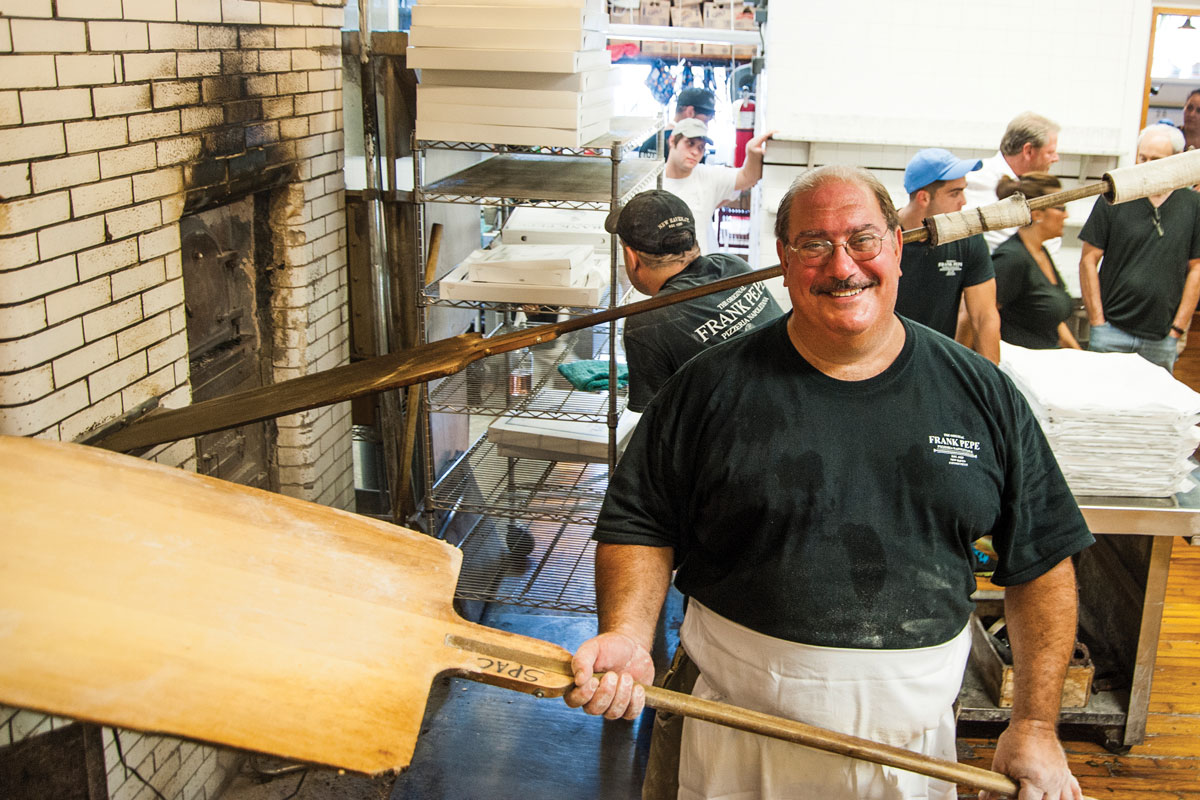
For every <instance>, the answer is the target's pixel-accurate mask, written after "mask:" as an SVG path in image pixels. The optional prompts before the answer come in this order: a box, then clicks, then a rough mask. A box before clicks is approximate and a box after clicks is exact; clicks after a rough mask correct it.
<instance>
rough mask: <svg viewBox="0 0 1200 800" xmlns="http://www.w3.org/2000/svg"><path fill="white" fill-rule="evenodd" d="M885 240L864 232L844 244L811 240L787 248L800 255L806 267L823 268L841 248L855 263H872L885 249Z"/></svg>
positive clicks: (877, 235)
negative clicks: (844, 249)
mask: <svg viewBox="0 0 1200 800" xmlns="http://www.w3.org/2000/svg"><path fill="white" fill-rule="evenodd" d="M883 238H884V237H882V236H880V235H879V234H877V233H865V232H864V233H856V234H854V235H853V236H851V237H850V238H849V239H847V240H846V241H844V242H831V241H829V240H828V239H810V240H809V241H807V242H801V243H800V244H789V245H788V246H787V248H788V250H791V251H792V252H793V253H795V254H796V255H798V256H799V257H800V262H801V263H802V264H804V265H805V266H808V267H821V266H824V265H825V264H826V263H827V262H828V261H829V259H830V258H832V257H833V251H834V250H836V249H837V248H839V247H845V248H846V254H847V255H849V256H850V257H851V258H852V259H854V260H855V261H870V260H871V259H872V258H874V257H875V256H877V255H879V251H880V250H882V249H883Z"/></svg>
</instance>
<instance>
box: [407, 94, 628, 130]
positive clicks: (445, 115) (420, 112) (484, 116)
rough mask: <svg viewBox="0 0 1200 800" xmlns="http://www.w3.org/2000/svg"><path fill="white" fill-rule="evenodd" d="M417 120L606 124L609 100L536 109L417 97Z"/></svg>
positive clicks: (564, 125) (566, 126) (575, 125)
mask: <svg viewBox="0 0 1200 800" xmlns="http://www.w3.org/2000/svg"><path fill="white" fill-rule="evenodd" d="M417 119H423V120H426V121H428V122H467V123H486V124H488V125H513V126H537V127H540V128H563V129H567V130H571V129H578V128H587V127H589V126H591V125H594V124H595V123H601V124H605V125H607V124H608V121H609V120H610V119H612V103H601V104H600V105H595V106H588V107H586V108H578V109H569V108H538V107H536V106H525V107H522V106H492V105H471V104H462V103H450V104H446V103H430V102H429V101H427V100H425V99H423V98H420V97H418V98H417Z"/></svg>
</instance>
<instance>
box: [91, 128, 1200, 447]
mask: <svg viewBox="0 0 1200 800" xmlns="http://www.w3.org/2000/svg"><path fill="white" fill-rule="evenodd" d="M1165 162H1172V166H1174V167H1176V168H1175V169H1173V170H1164V167H1163V164H1164V163H1165ZM1148 173H1149V174H1152V175H1154V176H1156V180H1153V181H1140V180H1137V178H1139V176H1142V175H1145V174H1148ZM1109 176H1110V177H1107V178H1105V179H1104V180H1101V181H1099V182H1097V183H1093V184H1089V185H1087V186H1081V187H1078V188H1075V189H1067V190H1064V191H1061V192H1055V193H1054V194H1048V195H1044V196H1043V197H1037V198H1034V199H1032V200H1029V201H1028V206H1029V208H1030V209H1031V210H1037V209H1042V208H1049V207H1051V206H1056V205H1062V204H1063V203H1067V202H1070V201H1072V200H1079V199H1082V198H1086V197H1094V196H1096V195H1099V194H1108V195H1114V196H1115V198H1116V199H1117V200H1119V201H1120V202H1124V201H1126V200H1132V199H1136V197H1139V196H1145V194H1149V193H1154V192H1156V191H1161V190H1162V189H1163V187H1164V184H1171V183H1174V184H1175V185H1176V188H1178V187H1183V186H1191V185H1193V184H1196V183H1200V151H1191V152H1188V153H1182V154H1180V155H1178V156H1172V157H1171V158H1169V159H1160V160H1159V161H1156V162H1149V163H1147V164H1138V165H1136V166H1133V167H1125V168H1123V169H1121V170H1114V171H1113V172H1112V173H1109ZM1112 178H1117V179H1118V182H1119V183H1120V184H1121V185H1120V186H1119V187H1114V185H1113V183H1112V181H1111V179H1112ZM1118 190H1120V192H1121V193H1120V195H1119V196H1118V195H1115V193H1116V192H1117V191H1118ZM1139 192H1143V194H1138V193H1139ZM960 213H961V212H960ZM947 216H948V215H945V214H939V215H937V217H932V218H930V219H928V220H926V221H925V223H926V224H925V226H923V227H920V228H914V229H913V230H909V231H905V232H904V242H905V243H908V242H920V241H925V240H927V239H929V238H930V232H931V230H933V229H934V227H935V225H936V222H935V221H936V220H938V219H942V218H944V217H947ZM977 227H978V230H988V228H987V227H986V225H983V224H979V225H978V226H977ZM964 235H968V234H964ZM942 241H943V242H945V241H953V238H945V237H943V239H942ZM781 274H783V271H782V269H781V268H780V267H779V266H778V265H776V266H774V267H768V268H766V269H762V270H757V271H755V272H750V273H746V274H744V275H737V276H734V277H732V278H726V279H724V280H720V281H714V282H713V283H710V284H708V285H706V286H696V287H693V288H691V289H687V290H685V291H682V292H676V293H674V294H670V295H658V296H656V297H652V298H650V299H649V300H643V301H641V302H640V303H631V304H630V305H626V306H618V307H616V308H611V309H607V310H605V311H601V312H598V313H595V314H590V315H587V316H582V317H576V318H574V319H570V320H567V321H566V322H559V323H555V324H553V325H539V326H537V327H535V328H530V329H527V330H522V331H515V332H513V333H509V334H505V335H503V336H497V337H494V338H491V339H484V338H483V337H481V336H479V335H478V334H462V335H460V336H455V337H453V338H450V339H443V340H441V341H437V342H430V343H429V344H424V345H420V346H418V347H414V348H411V349H409V350H405V351H404V352H402V353H394V354H391V355H386V356H378V357H376V358H372V359H368V360H365V361H360V362H358V363H355V364H350V365H348V366H344V367H336V368H334V369H332V370H327V371H325V372H320V373H317V374H315V375H307V376H305V377H302V378H294V379H292V380H289V381H283V382H282V383H277V384H274V385H272V386H266V387H262V388H259V389H249V390H247V391H244V392H239V393H236V394H232V395H229V396H227V397H218V398H216V399H214V400H207V401H205V402H202V403H196V404H194V405H190V406H185V407H183V408H178V409H169V410H160V411H154V412H151V413H150V414H147V415H146V416H145V417H142V418H141V419H138V420H135V421H133V422H131V423H130V424H129V425H127V426H126V427H124V428H121V429H119V430H117V431H115V432H113V433H110V434H108V435H106V436H104V437H102V438H100V439H99V440H98V441H96V442H94V444H95V445H96V446H98V447H104V448H106V449H109V450H120V451H127V450H134V449H136V448H141V447H148V446H150V445H155V444H162V443H164V442H173V441H177V440H179V439H185V438H188V437H190V436H199V435H201V434H204V433H212V432H214V431H220V430H225V429H227V428H235V427H237V426H238V425H245V424H247V423H250V422H258V421H259V420H264V419H271V418H274V417H279V416H283V415H284V414H294V413H297V412H300V411H306V410H308V409H312V408H318V407H321V406H326V405H330V404H332V403H340V402H342V401H344V400H351V399H353V398H356V397H362V396H365V395H369V394H374V393H376V392H382V391H386V390H388V389H397V388H400V387H403V386H413V385H416V384H420V383H424V382H426V381H431V380H434V379H436V378H443V377H446V376H447V375H452V374H454V373H456V372H458V371H460V370H462V369H465V368H466V367H467V365H469V364H471V363H473V362H475V361H478V360H479V359H481V358H484V357H485V356H489V355H495V354H498V353H506V352H509V351H512V350H519V349H520V348H522V347H529V346H531V345H535V344H540V343H543V342H549V341H552V340H553V339H555V338H557V337H558V336H561V335H562V334H564V333H569V332H571V331H576V330H581V329H583V328H589V327H591V326H593V325H599V324H602V323H605V322H612V321H614V320H618V319H621V318H623V317H628V316H632V315H634V314H641V313H644V312H646V311H650V310H652V309H655V308H663V307H665V306H669V305H674V304H675V303H682V302H684V301H687V300H691V299H693V298H696V297H702V296H704V295H707V294H712V293H714V292H721V291H727V290H729V289H735V288H737V287H739V286H744V285H746V284H748V283H756V282H758V281H763V280H768V279H770V278H775V277H778V276H779V275H781Z"/></svg>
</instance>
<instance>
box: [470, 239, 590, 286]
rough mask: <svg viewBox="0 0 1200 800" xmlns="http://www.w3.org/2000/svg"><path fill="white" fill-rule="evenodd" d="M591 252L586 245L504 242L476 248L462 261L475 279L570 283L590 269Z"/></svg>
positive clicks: (491, 281) (487, 281)
mask: <svg viewBox="0 0 1200 800" xmlns="http://www.w3.org/2000/svg"><path fill="white" fill-rule="evenodd" d="M592 255H593V251H592V248H591V247H588V246H587V245H586V244H501V245H499V246H497V247H493V248H491V249H490V250H476V251H474V252H473V253H471V254H470V255H469V256H467V257H466V259H464V261H463V263H464V264H467V265H468V266H469V267H470V269H469V270H468V271H467V276H468V277H469V278H470V279H471V280H473V281H484V282H486V283H522V284H533V285H536V286H571V285H573V284H574V283H575V281H576V279H577V278H578V277H579V274H580V273H581V272H583V271H586V270H587V269H590V267H591V261H592Z"/></svg>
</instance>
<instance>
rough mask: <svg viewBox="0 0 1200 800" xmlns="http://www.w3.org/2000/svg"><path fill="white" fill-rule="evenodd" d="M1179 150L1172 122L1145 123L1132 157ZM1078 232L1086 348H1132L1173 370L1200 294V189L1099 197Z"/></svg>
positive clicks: (1128, 350) (1104, 350) (1180, 141)
mask: <svg viewBox="0 0 1200 800" xmlns="http://www.w3.org/2000/svg"><path fill="white" fill-rule="evenodd" d="M1183 149H1184V138H1183V134H1182V133H1181V132H1180V131H1179V130H1178V129H1177V128H1173V127H1171V126H1170V125H1151V126H1149V127H1147V128H1145V129H1143V130H1142V132H1141V134H1140V135H1139V136H1138V144H1137V163H1139V164H1144V163H1146V162H1147V161H1155V160H1157V159H1160V158H1168V157H1169V156H1172V155H1175V154H1176V153H1182V152H1183ZM1079 238H1080V239H1081V240H1083V257H1082V258H1081V259H1080V261H1079V285H1080V289H1081V291H1082V293H1083V302H1084V305H1085V306H1086V307H1087V313H1088V322H1089V323H1090V324H1091V331H1090V336H1089V339H1088V349H1089V350H1095V351H1097V352H1101V353H1137V354H1138V355H1140V356H1142V357H1143V358H1145V359H1146V360H1148V361H1151V362H1153V363H1155V364H1158V365H1159V366H1160V367H1163V368H1164V369H1166V370H1167V371H1168V372H1173V371H1174V369H1175V359H1176V358H1178V356H1179V339H1180V337H1182V336H1184V334H1186V333H1187V330H1188V327H1189V326H1190V325H1191V323H1192V314H1193V313H1194V312H1195V310H1196V301H1197V300H1200V194H1197V193H1196V192H1193V191H1189V190H1187V189H1176V190H1175V191H1172V192H1167V193H1166V194H1157V195H1151V196H1150V197H1142V198H1138V199H1137V200H1131V201H1129V202H1128V203H1121V204H1119V205H1110V204H1109V203H1108V202H1106V201H1105V200H1103V199H1098V200H1096V204H1095V205H1094V206H1092V213H1091V215H1090V216H1089V217H1088V220H1087V222H1086V223H1085V224H1084V226H1083V230H1082V231H1080V233H1079Z"/></svg>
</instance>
